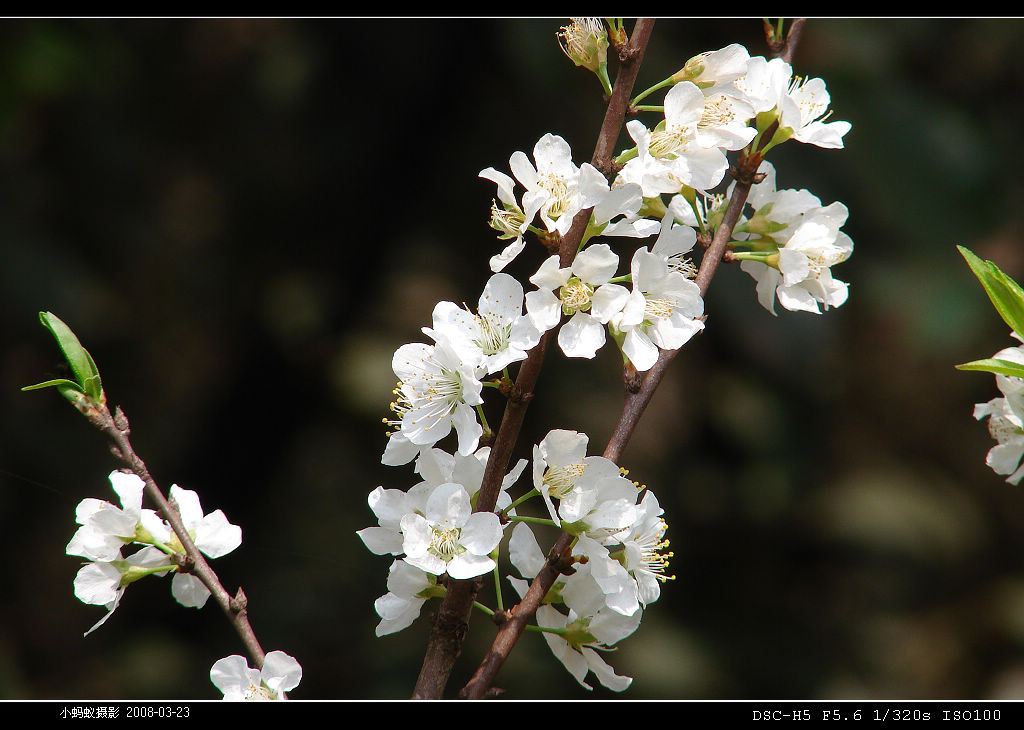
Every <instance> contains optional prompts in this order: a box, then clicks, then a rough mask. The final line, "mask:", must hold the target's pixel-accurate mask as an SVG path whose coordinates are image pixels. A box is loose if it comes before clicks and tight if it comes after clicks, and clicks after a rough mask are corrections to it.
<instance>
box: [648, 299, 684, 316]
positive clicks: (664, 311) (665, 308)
mask: <svg viewBox="0 0 1024 730" xmlns="http://www.w3.org/2000/svg"><path fill="white" fill-rule="evenodd" d="M678 306H679V300H677V299H668V298H665V297H659V298H654V299H647V298H645V299H644V319H646V320H651V319H668V318H669V317H671V316H672V313H673V312H674V311H676V307H678Z"/></svg>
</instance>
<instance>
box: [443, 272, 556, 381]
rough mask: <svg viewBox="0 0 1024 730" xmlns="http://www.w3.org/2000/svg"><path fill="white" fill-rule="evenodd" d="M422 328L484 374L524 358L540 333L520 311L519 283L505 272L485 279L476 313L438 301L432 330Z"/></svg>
mask: <svg viewBox="0 0 1024 730" xmlns="http://www.w3.org/2000/svg"><path fill="white" fill-rule="evenodd" d="M424 331H425V332H426V333H427V334H428V335H430V336H431V337H433V338H434V339H435V340H436V339H443V340H445V341H447V342H448V343H449V344H450V345H451V347H452V349H454V350H455V352H456V353H457V354H458V355H459V356H460V357H461V358H462V361H463V362H464V363H469V364H473V365H477V366H479V367H482V368H483V370H484V371H485V372H486V373H496V372H500V371H501V370H502V369H503V368H505V367H506V366H508V365H509V364H511V363H513V362H519V361H520V360H525V359H526V353H527V352H528V351H529V350H531V349H532V348H533V347H534V346H535V345H536V344H537V343H538V342H539V341H540V335H541V333H540V332H538V331H537V328H536V327H535V326H534V325H533V321H532V320H531V319H530V318H529V317H528V316H526V315H524V314H523V285H522V284H520V283H519V282H518V281H517V280H516V279H515V278H513V277H511V276H509V275H508V274H494V275H493V276H491V278H490V279H488V280H487V284H486V285H485V286H484V291H483V294H481V295H480V302H479V305H478V307H477V313H476V314H473V313H472V312H470V311H469V310H468V309H465V308H463V307H460V306H458V305H457V304H455V303H454V302H438V304H437V305H436V306H435V307H434V314H433V329H432V330H424Z"/></svg>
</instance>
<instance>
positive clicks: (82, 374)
mask: <svg viewBox="0 0 1024 730" xmlns="http://www.w3.org/2000/svg"><path fill="white" fill-rule="evenodd" d="M39 321H40V322H42V324H43V326H44V327H46V329H48V330H49V331H50V334H52V335H53V338H54V339H55V340H57V346H58V347H60V351H61V353H62V354H63V355H64V359H65V360H67V362H68V366H69V367H70V368H71V372H72V374H73V375H74V377H75V379H74V380H73V381H72V380H66V379H63V378H57V379H54V380H47V381H46V382H43V383H37V384H36V385H29V386H27V387H25V388H22V390H23V391H24V390H38V389H40V388H49V387H51V386H52V387H56V388H57V389H58V390H59V391H60V393H61V395H63V396H64V397H65V398H67V399H68V400H70V401H72V402H73V403H77V402H79V401H80V400H81V397H80V396H79V395H78V394H79V393H80V394H82V395H85V396H87V397H88V398H91V399H93V400H94V401H97V402H99V403H100V404H103V403H105V402H106V396H105V395H104V393H103V383H102V381H101V379H100V371H99V368H97V367H96V362H95V361H94V360H93V359H92V355H90V354H89V351H88V350H86V349H85V348H84V347H82V343H81V342H79V341H78V337H76V336H75V333H74V332H73V331H72V330H71V328H70V327H68V326H67V324H65V323H64V321H63V320H61V318H60V317H58V316H57V315H56V314H54V313H53V312H40V313H39Z"/></svg>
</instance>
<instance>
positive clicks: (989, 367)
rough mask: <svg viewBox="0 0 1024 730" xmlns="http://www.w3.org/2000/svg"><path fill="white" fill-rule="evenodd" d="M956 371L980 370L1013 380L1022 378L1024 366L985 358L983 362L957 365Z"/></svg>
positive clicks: (974, 361) (1008, 361) (977, 361)
mask: <svg viewBox="0 0 1024 730" xmlns="http://www.w3.org/2000/svg"><path fill="white" fill-rule="evenodd" d="M956 369H957V370H981V371H983V372H986V373H995V374H996V375H1009V376H1011V377H1015V378H1024V365H1021V364H1020V363H1017V362H1012V361H1010V360H997V359H995V358H991V357H987V358H985V359H984V360H972V361H971V362H965V363H964V364H963V365H957V366H956Z"/></svg>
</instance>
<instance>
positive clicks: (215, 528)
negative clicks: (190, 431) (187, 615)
mask: <svg viewBox="0 0 1024 730" xmlns="http://www.w3.org/2000/svg"><path fill="white" fill-rule="evenodd" d="M170 496H171V499H172V500H173V501H174V503H175V504H177V505H178V511H179V512H180V514H181V522H182V524H183V525H184V526H185V530H186V531H187V532H188V534H189V537H191V538H192V542H194V543H195V546H196V547H197V548H198V549H199V550H200V552H202V553H203V554H204V555H206V557H208V558H219V557H223V556H224V555H227V554H228V553H230V552H231V551H233V550H234V549H235V548H237V547H238V546H239V545H241V544H242V528H241V527H239V526H238V525H233V524H231V523H230V522H228V518H227V517H226V516H225V515H224V512H223V510H219V509H218V510H215V511H213V512H211V513H210V514H208V515H204V514H203V507H202V505H201V504H200V502H199V495H198V494H196V493H195V492H193V491H192V490H190V489H182V488H181V487H179V486H178V485H177V484H174V485H172V486H171V489H170ZM174 542H175V543H177V539H176V538H175V539H174ZM178 547H179V548H180V549H181V550H182V551H184V548H182V547H180V545H179V546H178ZM171 595H173V596H174V598H175V600H177V601H178V603H180V604H181V605H183V606H188V607H190V608H202V607H203V606H205V605H206V601H207V599H209V597H210V591H209V589H208V588H207V587H206V586H205V585H203V582H202V581H201V580H199V578H198V577H196V576H195V575H192V574H190V573H175V575H174V578H173V580H172V581H171Z"/></svg>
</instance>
